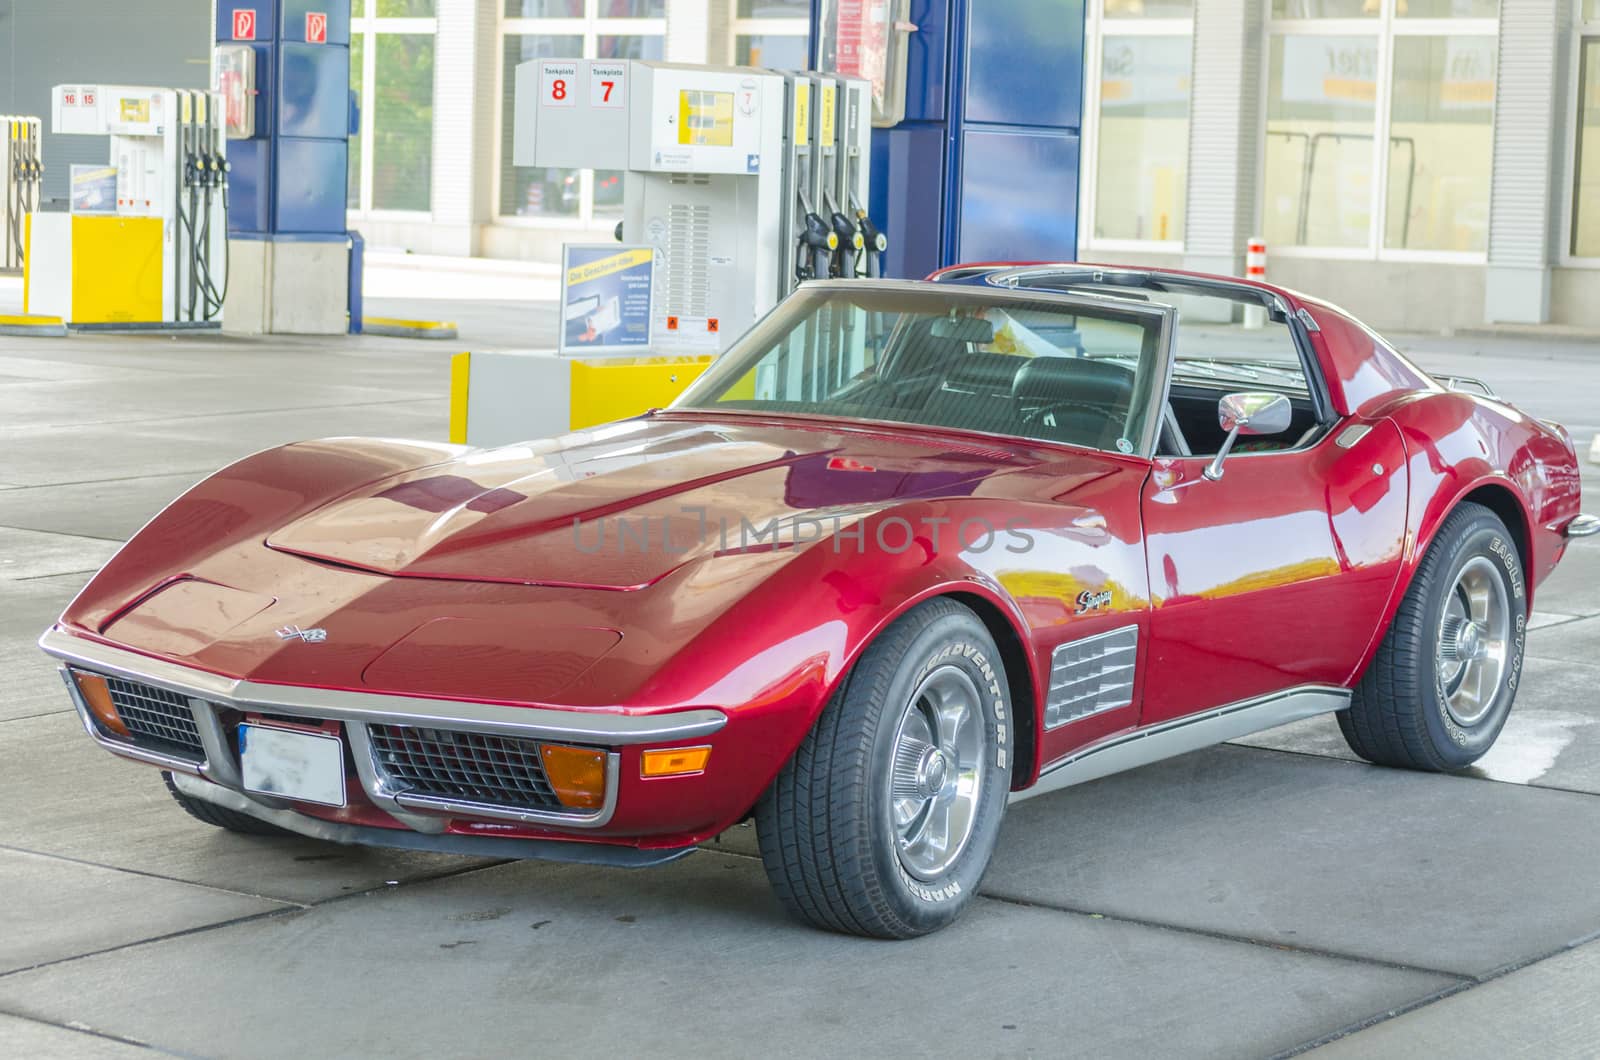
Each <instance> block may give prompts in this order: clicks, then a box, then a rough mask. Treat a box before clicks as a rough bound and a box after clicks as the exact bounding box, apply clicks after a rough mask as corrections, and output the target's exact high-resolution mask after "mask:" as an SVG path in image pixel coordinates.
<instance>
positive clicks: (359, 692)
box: [40, 265, 1600, 937]
mask: <svg viewBox="0 0 1600 1060" xmlns="http://www.w3.org/2000/svg"><path fill="white" fill-rule="evenodd" d="M1245 314H1248V315H1250V316H1253V317H1256V318H1257V320H1258V321H1260V322H1261V323H1262V326H1260V327H1253V328H1248V327H1241V326H1239V325H1237V324H1234V323H1231V322H1232V321H1233V320H1235V319H1237V318H1239V317H1241V316H1243V315H1245ZM1473 389H1479V390H1486V388H1482V387H1481V386H1477V387H1474V385H1473V384H1471V382H1470V381H1460V380H1436V379H1434V378H1431V377H1430V376H1428V375H1427V374H1426V373H1424V372H1422V371H1421V370H1419V369H1418V368H1416V367H1415V366H1413V365H1412V364H1411V363H1409V362H1408V361H1407V360H1406V359H1405V358H1404V357H1402V356H1400V355H1399V354H1397V353H1396V352H1395V351H1394V350H1392V349H1391V348H1390V347H1389V346H1388V345H1386V344H1385V343H1384V341H1383V340H1382V339H1380V338H1379V337H1377V336H1376V335H1374V334H1373V333H1372V332H1371V331H1370V330H1368V329H1367V328H1365V327H1363V326H1362V325H1361V324H1360V323H1358V322H1356V321H1355V320H1352V319H1351V318H1350V317H1349V316H1347V315H1346V314H1344V313H1342V312H1340V311H1339V310H1337V309H1335V308H1333V307H1332V306H1329V305H1327V304H1326V303H1323V302H1320V301H1317V300H1316V299H1313V298H1307V297H1303V296H1300V295H1296V294H1292V293H1290V292H1287V291H1283V290H1279V289H1276V288H1273V287H1268V286H1265V285H1261V284H1252V283H1247V282H1243V281H1239V280H1231V279H1222V278H1217V277H1204V276H1194V275H1186V274H1179V273H1171V272H1159V271H1148V270H1126V269H1111V268H1100V267H1093V266H1080V265H1051V266H1028V267H1000V266H984V267H968V268H966V269H962V270H957V271H952V272H947V273H946V274H943V275H941V276H939V277H938V278H937V282H919V283H910V282H896V281H860V282H856V281H849V282H844V281H841V282H825V283H817V284H810V285H807V286H806V287H804V288H803V289H802V290H801V291H800V292H799V293H797V294H796V295H794V296H793V297H792V298H790V299H789V300H788V301H787V302H785V303H784V304H783V305H782V306H780V307H779V309H778V310H777V311H776V312H775V313H773V314H772V315H770V316H769V317H768V318H767V319H765V320H764V321H763V322H761V323H760V324H759V325H757V326H756V327H755V328H754V329H753V330H752V331H751V332H750V333H748V334H747V335H745V336H744V337H743V338H742V339H740V340H739V341H738V342H737V343H736V344H735V345H734V347H733V348H732V349H731V350H730V351H729V352H728V353H726V354H725V355H724V356H723V357H722V358H721V359H720V360H719V361H718V362H717V363H716V364H715V365H714V367H713V368H712V369H711V371H709V372H708V373H707V374H706V375H705V376H704V377H703V378H702V379H701V380H699V381H698V382H697V383H696V384H695V385H694V386H693V387H692V388H691V389H690V390H689V391H688V392H687V393H685V395H684V396H683V397H682V399H681V400H680V401H678V402H677V403H676V404H675V405H674V406H673V407H672V408H670V409H667V410H665V411H658V412H653V413H651V414H649V415H646V416H643V417H640V418H638V419H634V420H628V421H624V422H621V423H615V424H611V425H609V426H605V427H600V428H596V429H593V430H589V431H585V432H582V433H579V434H575V435H571V436H569V437H565V438H560V439H556V440H551V441H544V442H533V443H528V444H525V445H515V446H509V447H506V448H500V449H492V450H470V449H465V448H462V447H457V446H449V445H439V444H433V443H425V442H402V441H387V440H379V439H355V438H340V439H328V440H323V441H313V442H302V443H298V444H294V445H288V446H284V447H282V448H278V449H272V450H268V451H266V452H262V453H258V454H256V455H254V456H251V457H248V458H246V459H244V460H242V461H240V462H238V463H236V464H234V465H233V466H231V467H229V468H226V469H225V470H223V471H221V472H218V473H217V474H216V475H214V476H212V477H211V478H209V479H207V480H206V481H204V482H202V483H200V484H199V485H197V486H195V487H194V488H193V489H192V490H190V491H189V492H188V493H187V494H185V495H184V496H182V497H181V498H179V499H178V500H177V501H176V502H174V503H173V504H172V505H171V506H170V507H169V508H167V509H166V510H165V511H164V512H162V513H161V514H160V515H158V516H157V517H156V518H155V519H154V520H153V521H152V522H151V523H150V524H149V525H148V526H146V527H145V528H144V529H143V530H142V531H140V532H139V533H138V534H137V535H136V536H135V537H134V538H133V539H132V540H131V541H130V542H129V543H128V544H127V546H126V547H124V548H123V549H122V551H121V552H119V553H118V554H117V556H116V557H115V558H114V559H113V560H112V561H111V562H110V563H108V564H107V565H106V567H105V569H104V570H102V571H100V573H99V574H97V575H96V576H95V578H94V579H93V580H92V581H91V582H90V583H89V585H88V586H87V588H85V589H84V590H83V592H82V593H81V594H80V595H79V596H78V598H77V599H76V600H75V601H73V603H72V605H71V606H70V607H69V608H68V609H67V611H66V613H65V614H64V615H63V616H62V618H61V620H60V622H59V623H58V624H56V625H55V626H54V627H53V628H52V629H50V630H49V631H48V632H46V633H45V635H44V637H43V639H42V640H41V642H40V643H41V646H42V647H43V649H44V650H45V651H46V652H48V653H49V654H51V655H52V656H55V657H56V658H58V659H60V660H61V661H62V662H63V664H64V665H63V667H62V673H63V676H64V677H65V681H66V686H67V690H68V692H69V693H70V695H71V697H72V699H73V701H74V702H75V704H76V706H77V709H78V712H79V714H80V715H81V717H82V720H83V724H84V727H85V728H86V729H87V730H88V733H89V735H90V736H91V737H93V738H94V739H95V740H96V741H98V742H99V743H100V744H101V745H102V746H104V747H105V748H106V749H107V750H109V751H111V752H113V753H114V754H118V755H121V756H123V757H125V758H131V759H134V760H137V761H141V762H147V763H150V764H152V765H154V766H156V767H158V768H160V769H162V770H164V771H165V773H166V776H167V783H168V785H169V786H170V787H171V789H172V793H173V795H174V796H175V797H176V798H177V800H178V802H180V803H181V804H183V806H184V807H186V808H187V809H188V810H189V812H190V813H192V814H193V815H194V816H196V817H198V818H200V819H201V820H203V821H206V822H208V823H210V824H214V825H218V826H221V827H223V828H229V829H233V830H235V831H241V832H257V833H262V832H278V831H288V832H296V833H300V834H303V835H308V836H314V837H319V838H324V839H329V840H334V841H338V842H352V843H374V844H380V845H389V846H402V847H412V848H419V849H428V850H442V851H459V852H463V853H469V852H470V853H491V854H498V855H503V856H505V855H509V856H513V857H515V856H523V857H544V858H556V859H566V860H583V861H592V862H602V863H606V864H613V865H645V864H652V863H657V862H663V861H667V860H670V859H672V858H676V857H678V856H680V855H683V854H685V853H687V852H689V851H690V850H692V849H693V847H694V845H695V844H697V843H699V842H701V841H703V840H705V839H708V838H710V837H712V836H715V835H716V834H718V833H719V832H721V831H723V830H724V829H726V828H728V827H729V826H731V825H733V824H735V823H737V822H739V821H741V820H744V819H745V818H747V817H750V816H752V815H753V816H754V818H755V822H756V825H757V829H758V833H759V836H760V843H761V851H762V856H763V859H764V861H765V863H766V867H767V871H768V874H769V876H770V877H771V880H772V883H773V885H774V887H775V889H776V891H777V893H778V895H779V896H780V898H781V899H782V901H783V902H784V904H785V905H787V906H788V907H789V908H790V909H791V910H793V911H794V912H795V913H796V914H798V915H799V916H800V917H802V918H804V919H805V920H808V921H810V922H811V923H814V924H817V925H819V926H823V927H828V928H833V929H836V930H840V931H848V932H855V933H860V934H866V935H878V936H886V937H906V936H912V935H917V934H921V933H924V932H927V931H931V930H933V929H935V928H938V927H940V926H942V925H944V924H946V923H948V922H950V921H951V920H952V919H954V918H955V916H956V915H957V914H958V913H959V912H960V910H961V909H962V908H963V906H964V905H965V903H966V902H967V901H968V900H970V898H971V897H972V895H973V893H974V891H975V890H976V888H977V886H978V883H979V880H980V879H981V878H982V876H983V873H984V871H985V869H986V867H987V865H988V862H989V859H990V855H991V852H992V851H993V849H994V845H995V841H996V836H997V835H998V833H999V828H1000V821H1001V818H1002V816H1003V814H1004V813H1005V808H1006V804H1007V802H1008V801H1010V800H1014V799H1018V798H1025V797H1027V796H1030V795H1034V794H1038V793H1041V792H1046V791H1052V790H1055V789H1057V788H1062V787H1066V786H1068V785H1071V784H1077V783H1080V782H1083V781H1086V780H1090V779H1093V778H1095V777H1100V776H1104V775H1106V774H1108V773H1111V772H1114V771H1117V770H1122V769H1127V768H1130V767H1133V766H1137V765H1140V764H1142V763H1146V762H1151V761H1154V760H1156V759H1160V758H1163V757H1166V756H1169V755H1175V754H1179V753H1182V752H1185V751H1189V750H1193V749H1195V748H1199V747H1202V746H1205V745H1208V744H1212V743H1215V742H1218V741H1222V740H1227V739H1230V738H1233V737H1237V736H1241V735H1244V734H1246V733H1249V732H1253V731H1256V730H1260V729H1264V728H1267V727H1270V726H1275V725H1280V724H1282V723H1284V722H1288V721H1293V720H1295V719H1298V718H1304V717H1307V716H1309V715H1313V714H1318V713H1323V712H1329V711H1337V712H1339V722H1340V725H1341V726H1342V728H1343V730H1344V733H1345V735H1346V737H1347V738H1348V739H1349V741H1350V745H1351V746H1352V747H1353V748H1354V749H1355V750H1356V751H1357V752H1358V753H1359V754H1361V755H1362V756H1363V757H1365V758H1367V759H1369V760H1371V761H1373V762H1379V763H1384V764H1387V765H1393V766H1404V767H1409V768H1414V769H1424V770H1448V769H1457V768H1460V767H1463V766H1465V765H1467V764H1468V763H1470V762H1472V761H1473V760H1474V759H1476V758H1477V757H1479V756H1480V755H1482V754H1483V753H1484V752H1485V751H1486V750H1488V748H1489V747H1490V745H1491V744H1492V743H1493V742H1494V740H1495V738H1496V736H1497V735H1498V733H1499V732H1500V729H1501V726H1502V725H1503V724H1504V723H1505V720H1506V715H1507V713H1508V711H1510V709H1511V704H1512V700H1513V698H1514V696H1515V694H1516V691H1517V683H1518V679H1519V676H1520V667H1521V664H1522V656H1523V641H1524V632H1525V629H1526V622H1527V618H1528V615H1529V609H1530V607H1531V605H1532V600H1533V596H1534V593H1535V591H1536V590H1537V588H1538V586H1539V584H1540V582H1541V581H1542V580H1543V579H1544V578H1545V577H1546V576H1547V575H1548V574H1549V573H1550V572H1551V570H1552V569H1553V568H1554V567H1555V565H1556V563H1557V561H1558V560H1559V559H1560V558H1561V555H1562V553H1563V551H1564V550H1565V548H1566V547H1567V544H1568V541H1569V539H1571V538H1573V537H1577V536H1581V535H1585V534H1591V533H1594V532H1596V530H1600V520H1596V519H1595V518H1593V517H1589V516H1583V515H1580V514H1579V478H1578V463H1577V458H1576V455H1575V454H1574V451H1573V445H1572V440H1571V439H1570V438H1569V437H1568V435H1567V433H1566V431H1565V430H1563V429H1562V428H1561V427H1559V426H1556V425H1553V424H1548V423H1542V422H1540V421H1538V420H1535V419H1533V418H1531V417H1529V416H1527V415H1525V414H1524V413H1522V412H1520V411H1518V410H1517V409H1515V408H1512V407H1510V406H1508V405H1506V404H1504V403H1503V402H1500V401H1497V400H1495V399H1494V398H1493V397H1492V396H1490V395H1489V394H1487V393H1486V392H1485V393H1474V392H1469V391H1471V390H1473Z"/></svg>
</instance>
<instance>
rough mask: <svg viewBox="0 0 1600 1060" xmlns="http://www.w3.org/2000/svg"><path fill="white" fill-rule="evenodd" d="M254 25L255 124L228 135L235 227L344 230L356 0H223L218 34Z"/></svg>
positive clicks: (307, 236)
mask: <svg viewBox="0 0 1600 1060" xmlns="http://www.w3.org/2000/svg"><path fill="white" fill-rule="evenodd" d="M242 13H249V14H250V15H252V16H253V17H249V18H246V19H245V21H246V22H248V23H250V24H251V26H252V27H253V32H254V40H253V41H251V42H250V43H252V46H253V47H254V49H255V53H256V91H257V93H258V94H257V96H256V134H255V136H254V137H253V138H252V139H249V140H234V141H232V142H230V143H229V144H228V157H229V161H230V163H231V166H232V170H233V172H232V176H231V181H230V184H231V191H230V203H229V206H230V209H229V216H228V231H229V234H230V235H232V236H233V237H234V238H237V239H270V240H329V241H332V240H339V241H342V240H344V239H345V238H346V231H345V197H346V190H345V189H346V187H347V181H348V176H347V174H348V167H349V154H350V140H349V136H350V0H217V23H216V38H217V43H218V44H234V43H240V42H239V41H237V40H236V38H235V29H236V27H237V26H238V25H239V20H240V19H241V17H243V15H242Z"/></svg>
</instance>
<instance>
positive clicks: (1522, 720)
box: [1233, 630, 1600, 795]
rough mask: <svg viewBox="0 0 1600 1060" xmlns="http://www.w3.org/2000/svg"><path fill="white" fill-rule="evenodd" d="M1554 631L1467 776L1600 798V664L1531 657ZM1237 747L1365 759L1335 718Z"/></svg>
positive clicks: (1532, 641) (1534, 644)
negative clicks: (1493, 737)
mask: <svg viewBox="0 0 1600 1060" xmlns="http://www.w3.org/2000/svg"><path fill="white" fill-rule="evenodd" d="M1552 632H1554V630H1539V631H1537V632H1535V633H1533V634H1531V635H1530V636H1529V639H1528V650H1529V652H1530V654H1529V655H1528V656H1527V657H1526V658H1525V659H1524V660H1523V664H1522V674H1523V676H1522V685H1521V688H1520V689H1519V690H1518V692H1517V701H1516V704H1515V705H1514V706H1513V707H1512V708H1511V716H1510V717H1508V718H1507V719H1506V726H1505V728H1504V729H1502V730H1501V731H1500V737H1499V739H1497V740H1496V741H1495V745H1494V747H1493V748H1491V749H1490V751H1489V753H1488V754H1486V755H1484V756H1483V757H1482V758H1480V759H1478V761H1477V762H1475V763H1473V765H1472V766H1471V767H1470V768H1468V769H1467V770H1465V771H1464V772H1463V774H1462V775H1463V776H1473V777H1479V778H1481V779H1484V780H1497V781H1502V782H1504V783H1508V784H1533V785H1537V786H1539V787H1547V788H1562V789H1565V790H1568V791H1584V792H1589V793H1591V794H1596V795H1600V665H1589V664H1584V663H1576V662H1563V661H1560V660H1554V659H1545V658H1540V657H1537V656H1535V655H1533V654H1531V653H1532V652H1534V651H1538V650H1540V645H1541V644H1542V643H1543V640H1542V638H1544V637H1545V636H1547V635H1548V634H1549V633H1552ZM1597 648H1600V645H1597ZM1233 742H1234V743H1235V744H1237V745H1241V746H1246V747H1264V748H1270V749H1272V750H1277V751H1292V752H1294V753H1296V754H1307V755H1320V756H1323V757H1325V758H1341V759H1344V760H1346V761H1349V762H1357V761H1360V759H1359V758H1357V757H1356V754H1355V752H1353V751H1351V750H1350V746H1349V745H1348V744H1346V743H1345V741H1344V736H1343V734H1341V733H1340V732H1339V723H1338V721H1337V719H1336V718H1335V716H1334V715H1331V714H1329V715H1324V716H1321V717H1316V718H1307V719H1305V720H1304V721H1297V722H1292V723H1290V724H1288V725H1284V726H1280V727H1279V728H1276V729H1268V730H1267V731H1266V732H1261V733H1256V734H1255V735H1253V736H1246V737H1242V738H1241V739H1238V740H1235V741H1233Z"/></svg>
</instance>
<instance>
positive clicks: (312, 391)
mask: <svg viewBox="0 0 1600 1060" xmlns="http://www.w3.org/2000/svg"><path fill="white" fill-rule="evenodd" d="M280 367H281V366H280ZM212 371H215V368H213V369H212ZM351 374H353V373H351ZM352 384H358V385H352ZM419 396H421V395H419V394H418V393H417V392H416V391H415V390H414V389H412V388H405V389H397V388H391V387H383V386H377V385H359V381H358V380H351V379H346V380H345V382H344V383H343V384H335V383H316V382H307V381H306V380H305V379H304V378H303V377H301V376H300V375H299V374H298V373H295V372H292V371H281V370H280V371H279V372H276V373H273V374H271V375H268V374H267V373H264V372H263V373H258V374H257V375H256V376H255V377H253V378H252V379H251V380H250V382H249V385H241V383H240V380H239V378H238V377H237V376H235V375H232V374H228V375H210V376H205V375H192V374H191V375H188V376H186V377H185V378H184V380H183V385H182V386H173V385H172V378H171V376H170V374H169V373H166V372H144V373H141V374H140V375H138V376H133V377H128V376H124V377H122V378H104V377H101V378H96V379H92V380H82V379H74V380H70V381H51V382H34V383H20V384H17V385H14V386H8V387H0V423H6V424H9V425H12V426H17V425H27V426H29V427H32V428H34V429H36V430H37V429H46V428H50V427H55V426H73V425H77V424H87V423H94V424H113V423H137V422H142V421H149V422H158V421H171V422H182V421H184V420H186V419H188V418H190V417H192V416H194V415H195V414H196V412H203V413H204V414H206V415H229V414H241V413H250V412H263V411H274V410H281V409H287V408H303V409H318V408H321V409H334V410H337V409H341V408H344V407H347V406H354V405H370V404H375V403H377V402H382V401H404V400H407V399H412V398H416V397H419Z"/></svg>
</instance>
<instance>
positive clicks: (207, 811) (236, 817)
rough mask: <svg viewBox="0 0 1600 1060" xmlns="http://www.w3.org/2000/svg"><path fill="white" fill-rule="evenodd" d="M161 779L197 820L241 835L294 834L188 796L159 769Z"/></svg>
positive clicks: (168, 774) (164, 771) (170, 777)
mask: <svg viewBox="0 0 1600 1060" xmlns="http://www.w3.org/2000/svg"><path fill="white" fill-rule="evenodd" d="M161 779H162V780H164V781H166V782H167V790H168V791H170V792H171V793H172V797H173V798H174V799H176V800H178V805H179V806H182V807H183V808H184V809H185V810H186V811H188V814H189V816H190V817H193V818H194V819H195V820H197V821H204V822H205V823H206V824H209V825H211V826H213V827H215V828H226V829H227V830H228V831H230V832H239V833H241V834H242V835H294V833H293V832H290V831H288V830H287V829H283V828H279V827H278V826H277V825H274V824H268V823H267V822H265V821H259V820H257V819H256V818H254V817H251V816H250V815H249V814H244V813H239V812H238V811H236V810H230V809H228V808H227V807H226V806H218V805H217V804H216V803H212V802H206V801H204V800H203V799H194V798H190V797H189V796H187V795H185V794H184V793H183V792H181V791H179V790H178V785H176V784H174V783H173V782H172V774H171V773H169V772H167V771H166V770H162V771H161Z"/></svg>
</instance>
